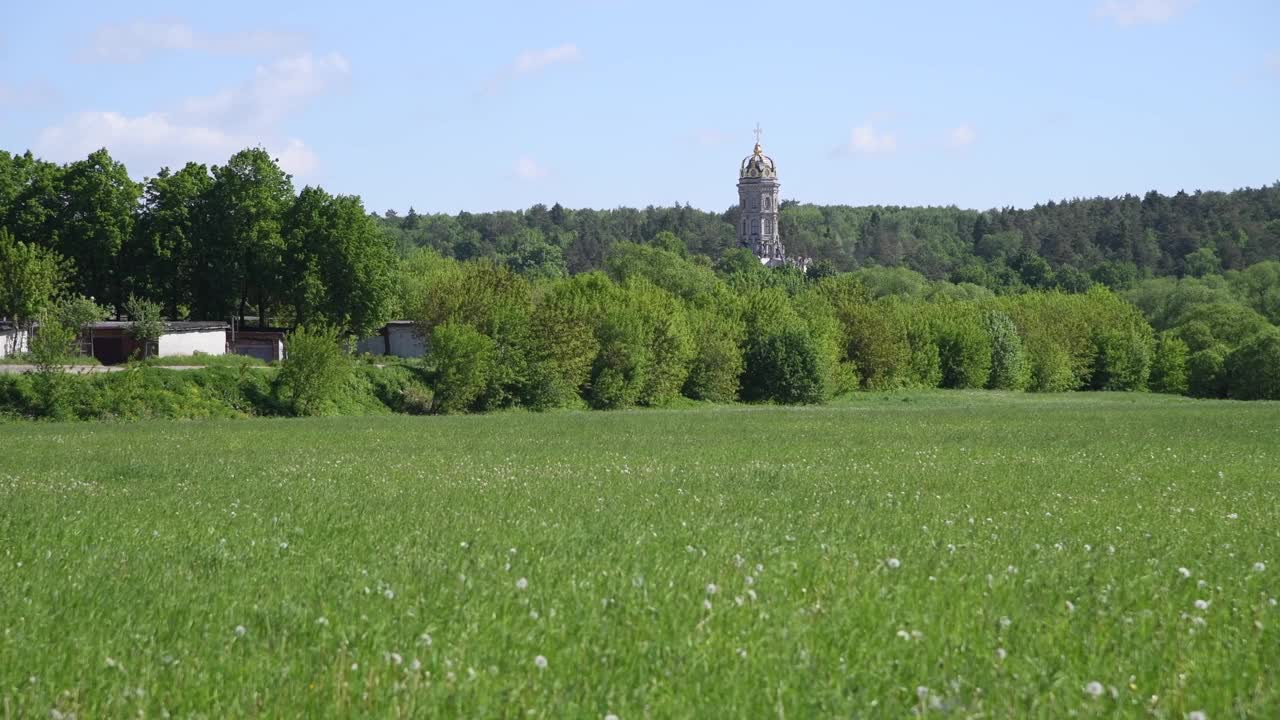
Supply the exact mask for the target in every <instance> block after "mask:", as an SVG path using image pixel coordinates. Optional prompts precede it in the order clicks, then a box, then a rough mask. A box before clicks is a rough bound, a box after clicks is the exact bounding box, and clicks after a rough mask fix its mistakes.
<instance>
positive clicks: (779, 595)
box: [0, 392, 1280, 720]
mask: <svg viewBox="0 0 1280 720" xmlns="http://www.w3.org/2000/svg"><path fill="white" fill-rule="evenodd" d="M0 442H2V443H3V448H4V451H3V456H2V457H0V716H3V717H55V718H56V717H69V716H70V715H71V714H73V713H74V714H75V716H76V717H79V718H97V717H125V716H137V715H139V714H140V713H141V714H144V715H145V716H147V717H159V716H163V715H164V714H165V713H166V712H167V713H170V714H172V715H173V716H175V717H193V716H194V717H211V718H217V717H232V716H263V717H267V716H269V717H323V716H373V717H400V716H403V717H408V716H415V717H440V716H465V717H490V716H504V717H516V716H519V717H545V718H577V717H582V718H604V717H608V716H609V715H616V716H617V717H619V718H622V719H623V720H627V719H628V718H665V717H699V718H707V717H726V718H727V717H751V718H764V717H778V718H783V717H786V718H803V717H837V716H838V717H850V716H852V717H889V718H901V717H905V716H910V715H912V714H924V715H926V716H937V717H987V718H992V717H994V718H1004V717H1044V718H1061V717H1068V716H1072V715H1074V716H1077V717H1155V718H1185V717H1188V716H1190V717H1198V716H1197V715H1194V714H1192V713H1196V712H1203V713H1204V714H1205V716H1206V717H1208V718H1210V719H1216V718H1228V717H1259V718H1274V717H1280V608H1278V607H1277V606H1276V600H1275V598H1276V597H1277V596H1280V556H1278V555H1277V548H1278V547H1280V404H1277V403H1248V404H1245V403H1232V402H1211V401H1191V400H1186V399H1181V398H1169V397H1160V396H1147V395H1120V394H1117V395H1098V394H1075V395H1064V396H1035V395H1021V394H1018V395H1007V394H1000V393H981V392H978V393H946V392H936V393H926V394H911V395H870V394H868V395H860V396H857V397H856V398H854V399H852V400H848V401H843V402H841V403H838V404H834V405H831V406H826V407H816V408H802V409H795V408H767V407H732V408H705V409H701V408H700V409H684V410H666V411H635V412H615V413H603V412H572V413H558V414H548V415H530V414H502V415H492V416H464V417H450V418H410V417H403V416H396V417H376V418H345V419H325V420H234V421H210V422H185V423H180V422H156V423H139V424H89V423H80V424H65V425H60V424H39V423H22V424H8V425H0Z"/></svg>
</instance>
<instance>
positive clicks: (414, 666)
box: [409, 658, 422, 672]
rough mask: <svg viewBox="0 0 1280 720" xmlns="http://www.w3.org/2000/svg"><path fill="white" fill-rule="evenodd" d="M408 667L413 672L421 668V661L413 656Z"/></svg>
mask: <svg viewBox="0 0 1280 720" xmlns="http://www.w3.org/2000/svg"><path fill="white" fill-rule="evenodd" d="M409 669H410V670H412V671H414V672H418V671H419V670H421V669H422V661H421V660H419V659H418V658H414V659H413V662H411V663H409Z"/></svg>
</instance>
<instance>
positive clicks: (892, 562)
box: [884, 558, 902, 570]
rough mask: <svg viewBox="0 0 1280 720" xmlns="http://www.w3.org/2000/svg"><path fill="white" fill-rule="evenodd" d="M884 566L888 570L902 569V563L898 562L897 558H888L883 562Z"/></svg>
mask: <svg viewBox="0 0 1280 720" xmlns="http://www.w3.org/2000/svg"><path fill="white" fill-rule="evenodd" d="M884 564H885V565H886V566H888V568H889V569H890V570H897V569H898V568H900V567H902V563H901V562H899V561H898V558H889V559H888V560H885V561H884Z"/></svg>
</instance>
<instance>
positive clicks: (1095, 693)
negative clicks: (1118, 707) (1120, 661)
mask: <svg viewBox="0 0 1280 720" xmlns="http://www.w3.org/2000/svg"><path fill="white" fill-rule="evenodd" d="M1104 690H1105V688H1103V687H1102V683H1100V682H1098V681H1097V680H1093V681H1091V682H1090V683H1089V684H1088V685H1085V686H1084V691H1085V693H1086V694H1087V695H1089V696H1090V697H1102V693H1103V692H1104Z"/></svg>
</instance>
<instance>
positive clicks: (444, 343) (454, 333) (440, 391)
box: [428, 323, 497, 413]
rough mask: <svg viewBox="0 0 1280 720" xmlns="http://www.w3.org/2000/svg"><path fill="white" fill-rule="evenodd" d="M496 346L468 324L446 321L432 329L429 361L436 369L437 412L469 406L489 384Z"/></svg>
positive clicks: (446, 411) (435, 401)
mask: <svg viewBox="0 0 1280 720" xmlns="http://www.w3.org/2000/svg"><path fill="white" fill-rule="evenodd" d="M496 354H497V347H496V345H495V343H494V341H493V339H492V338H490V337H488V336H487V335H484V334H481V332H480V331H479V330H476V329H475V328H474V327H472V326H470V325H465V324H461V323H445V324H443V325H437V326H436V327H435V329H434V330H432V331H431V351H430V353H429V355H428V362H429V363H430V364H431V365H432V366H433V367H434V369H435V371H434V372H435V374H434V377H435V381H434V385H435V399H434V401H433V403H432V407H433V408H434V410H435V411H436V412H441V413H455V412H464V411H466V410H468V409H470V408H471V407H472V406H473V405H474V404H475V402H476V400H477V399H479V397H480V395H481V393H483V392H484V390H485V388H486V387H487V386H488V385H489V381H490V379H491V378H492V376H493V373H494V363H495V358H496Z"/></svg>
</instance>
